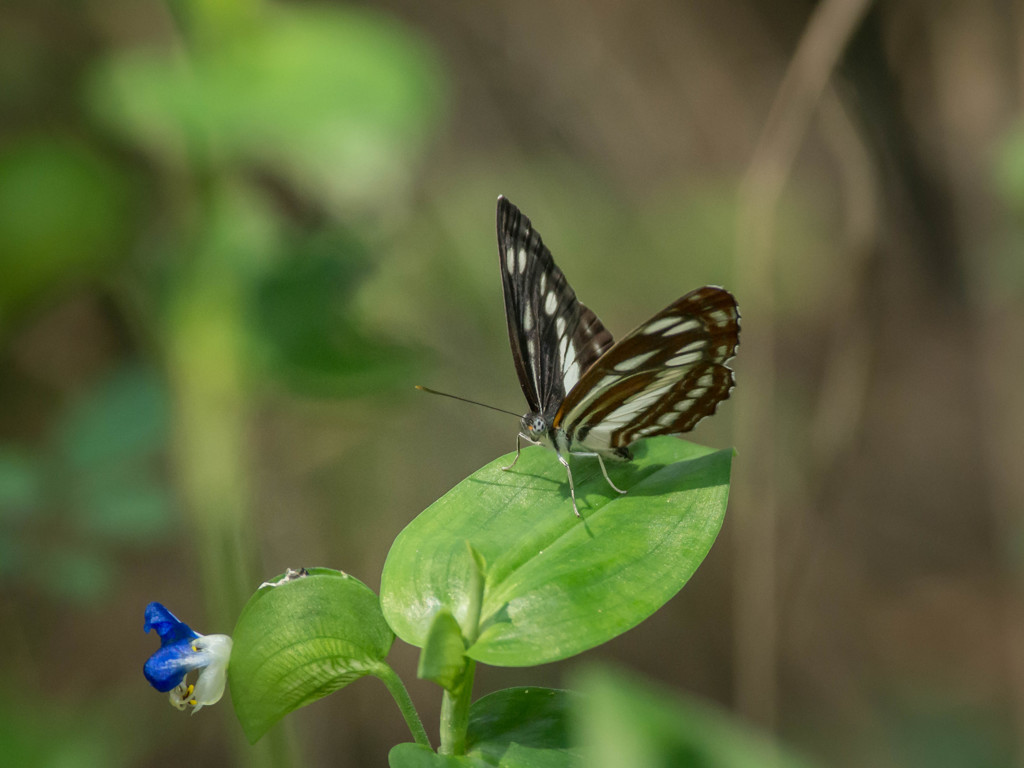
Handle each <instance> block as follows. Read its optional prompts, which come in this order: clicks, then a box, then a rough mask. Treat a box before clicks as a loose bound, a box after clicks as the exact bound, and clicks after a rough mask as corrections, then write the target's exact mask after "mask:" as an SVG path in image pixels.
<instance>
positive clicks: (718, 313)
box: [708, 309, 732, 325]
mask: <svg viewBox="0 0 1024 768" xmlns="http://www.w3.org/2000/svg"><path fill="white" fill-rule="evenodd" d="M708 318H710V319H711V321H712V322H714V324H715V325H725V324H726V323H728V322H729V321H730V320H731V319H732V313H731V312H728V311H727V310H724V309H716V310H715V311H714V312H709V313H708Z"/></svg>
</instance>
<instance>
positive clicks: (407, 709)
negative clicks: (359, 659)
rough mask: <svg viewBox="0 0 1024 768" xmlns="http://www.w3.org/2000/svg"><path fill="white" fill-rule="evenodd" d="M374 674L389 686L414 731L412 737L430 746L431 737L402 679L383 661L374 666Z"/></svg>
mask: <svg viewBox="0 0 1024 768" xmlns="http://www.w3.org/2000/svg"><path fill="white" fill-rule="evenodd" d="M372 674H373V675H375V676H376V677H378V678H380V680H381V682H382V683H384V685H385V686H387V689H388V691H389V692H390V693H391V697H392V698H393V699H394V700H395V703H396V704H397V705H398V709H399V710H400V711H401V713H402V717H404V718H405V724H406V725H408V726H409V730H410V731H411V732H412V737H413V739H414V740H415V741H416V743H417V744H422V745H423V746H425V747H429V746H430V739H429V738H427V731H426V729H425V728H424V727H423V721H422V720H420V716H419V713H418V712H417V711H416V707H415V706H414V705H413V703H412V699H411V698H409V692H408V691H407V690H405V685H404V684H403V683H402V679H401V678H400V677H399V676H398V675H397V674H396V673H395V670H393V669H392V668H391V667H389V666H388V665H387V664H384V663H381V664H380V665H379V666H378V667H375V668H374V670H373V672H372Z"/></svg>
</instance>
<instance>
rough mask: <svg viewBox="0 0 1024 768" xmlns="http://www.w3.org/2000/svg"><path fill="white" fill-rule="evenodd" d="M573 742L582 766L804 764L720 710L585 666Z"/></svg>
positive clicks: (793, 767) (784, 767)
mask: <svg viewBox="0 0 1024 768" xmlns="http://www.w3.org/2000/svg"><path fill="white" fill-rule="evenodd" d="M574 688H575V689H576V690H577V691H578V694H579V695H578V696H577V697H576V698H575V699H574V702H575V704H576V706H575V708H574V712H573V715H574V717H573V724H574V728H573V731H574V736H575V739H574V743H579V744H580V745H581V749H582V751H583V754H584V756H585V758H586V764H587V766H588V768H621V767H622V766H624V765H628V766H630V768H662V767H663V766H667V765H673V766H702V767H705V766H706V768H749V766H759V765H764V766H772V768H809V766H810V765H811V764H810V763H808V762H806V761H805V760H804V759H802V758H800V757H798V756H796V755H794V754H792V753H790V752H788V751H787V750H785V749H783V748H782V747H780V746H779V745H778V744H777V743H775V742H774V741H772V740H771V739H770V738H769V737H768V736H767V735H765V734H763V733H760V732H758V731H756V730H754V729H753V728H751V727H749V726H747V725H745V724H744V723H743V722H742V721H739V720H736V719H735V718H733V717H732V716H731V715H729V714H728V713H727V712H725V711H723V710H720V709H718V708H717V707H714V706H711V705H709V704H706V703H704V702H703V701H701V700H699V699H696V698H693V697H689V698H683V697H677V696H673V695H670V694H668V693H665V692H663V691H658V690H655V689H653V688H651V687H648V686H646V685H641V684H640V683H638V682H636V681H635V680H631V679H629V678H627V677H626V676H624V675H622V674H618V673H613V672H609V671H607V670H597V669H594V670H591V671H590V672H587V673H584V674H582V675H581V676H580V678H579V681H578V682H577V683H576V684H575V685H574Z"/></svg>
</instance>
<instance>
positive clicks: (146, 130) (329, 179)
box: [90, 4, 442, 212]
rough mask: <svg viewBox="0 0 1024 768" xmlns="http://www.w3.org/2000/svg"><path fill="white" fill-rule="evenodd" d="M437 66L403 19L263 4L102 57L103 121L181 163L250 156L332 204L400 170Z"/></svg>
mask: <svg viewBox="0 0 1024 768" xmlns="http://www.w3.org/2000/svg"><path fill="white" fill-rule="evenodd" d="M441 82H442V80H441V78H440V72H439V68H438V65H437V63H436V62H435V60H434V57H433V55H432V53H431V51H430V49H429V48H428V47H427V46H426V45H424V44H423V43H422V42H421V41H420V40H419V39H418V38H417V37H415V36H414V35H411V34H410V33H409V32H407V31H406V30H405V29H404V28H403V27H401V26H399V25H397V24H394V23H392V22H389V21H387V20H386V19H385V18H383V17H381V16H379V15H377V14H372V13H368V12H366V11H362V10H358V9H354V8H344V7H317V6H302V5H289V6H285V5H277V4H267V5H265V6H263V7H262V9H261V10H260V12H259V13H258V14H256V15H255V17H254V19H253V23H250V24H246V25H239V27H237V28H234V29H232V30H231V34H229V35H224V36H222V37H220V38H218V39H217V41H216V44H211V45H202V44H199V45H197V46H195V47H194V48H193V49H192V50H191V51H190V55H189V56H187V57H183V56H182V55H181V53H180V52H177V51H171V50H164V51H155V50H136V51H128V52H123V53H119V54H117V55H114V56H112V57H110V58H109V59H108V60H107V61H106V62H104V63H103V64H102V65H101V66H100V67H98V68H97V70H96V72H95V75H94V80H93V82H92V85H91V88H90V91H91V100H92V103H93V104H94V107H95V111H96V113H97V115H98V116H99V118H100V119H101V120H103V121H104V122H105V123H106V124H107V125H109V126H110V128H111V130H113V131H114V132H116V133H119V134H121V135H124V136H125V137H126V138H129V139H131V140H133V141H136V142H138V143H139V144H141V145H142V146H143V147H145V148H146V149H147V150H148V151H149V152H151V153H152V154H153V155H154V156H155V157H156V158H158V159H159V160H161V161H163V162H166V163H169V164H172V165H177V166H184V167H189V166H193V165H196V164H198V165H199V166H200V167H205V166H207V165H209V166H212V167H219V166H223V165H225V164H226V165H236V166H251V167H255V168H260V169H264V170H266V171H268V172H270V173H273V174H277V175H280V177H281V178H282V179H283V180H284V181H285V182H286V183H287V184H289V185H291V186H292V187H293V188H294V189H295V190H297V191H299V192H301V193H304V194H311V195H314V196H316V197H318V198H319V199H320V201H321V203H323V204H324V205H326V206H328V207H330V208H333V209H335V210H342V211H351V210H353V209H355V210H358V211H362V212H367V211H375V210H377V209H378V208H379V206H380V205H381V203H382V202H383V201H384V200H386V199H387V198H388V197H389V196H391V195H393V194H394V193H395V192H396V191H397V190H400V189H401V188H402V187H403V186H405V185H406V184H407V183H408V178H409V177H408V171H407V166H408V164H409V163H411V162H413V161H414V160H415V158H416V156H417V155H418V153H419V151H420V150H421V148H422V146H423V144H424V142H425V140H426V138H427V137H428V136H429V135H430V133H431V130H432V129H433V127H434V126H435V125H436V123H437V120H438V117H439V114H440V112H439V106H440V104H439V99H440V84H441Z"/></svg>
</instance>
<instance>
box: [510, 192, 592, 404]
mask: <svg viewBox="0 0 1024 768" xmlns="http://www.w3.org/2000/svg"><path fill="white" fill-rule="evenodd" d="M498 255H499V257H500V260H501V264H500V266H501V284H502V289H503V292H504V295H505V318H506V320H507V322H508V335H509V343H510V344H511V346H512V358H513V360H514V361H515V365H516V373H517V374H518V375H519V384H520V386H522V388H523V394H524V395H525V396H526V401H527V403H528V405H529V407H530V411H531V412H533V413H542V414H547V415H549V416H551V415H553V414H554V413H555V412H556V411H557V410H558V408H559V406H560V405H561V404H562V402H563V400H564V399H565V396H566V393H567V392H569V391H571V390H572V389H573V388H574V387H575V385H576V383H577V382H578V381H579V380H580V379H581V378H582V376H583V375H584V373H585V372H586V370H587V369H588V368H590V366H591V365H592V364H593V363H594V362H595V361H596V360H597V359H598V358H599V357H601V355H602V354H604V352H605V351H606V350H607V349H608V348H609V347H611V346H612V336H611V334H610V333H608V331H607V330H605V327H604V326H603V325H602V324H601V321H600V320H598V319H597V316H596V315H595V314H594V313H593V312H591V311H590V310H589V309H588V308H587V307H586V306H584V305H583V304H581V303H580V302H579V300H577V298H576V294H575V293H574V292H573V290H572V288H571V287H569V283H568V282H567V281H566V279H565V276H564V275H563V274H562V271H561V270H560V269H559V268H558V267H556V266H555V262H554V260H553V259H552V258H551V252H550V251H548V249H547V248H546V247H545V246H544V243H543V241H542V240H541V238H540V235H539V234H538V233H537V231H536V230H535V229H534V228H533V226H532V224H531V223H530V220H529V219H528V218H527V217H526V216H524V215H523V214H522V213H520V211H519V209H518V208H516V207H515V206H514V205H512V203H510V202H509V201H508V200H506V199H505V198H504V197H499V198H498Z"/></svg>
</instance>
